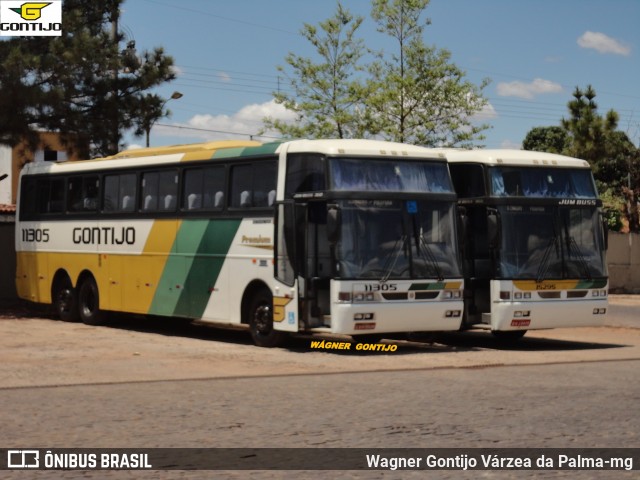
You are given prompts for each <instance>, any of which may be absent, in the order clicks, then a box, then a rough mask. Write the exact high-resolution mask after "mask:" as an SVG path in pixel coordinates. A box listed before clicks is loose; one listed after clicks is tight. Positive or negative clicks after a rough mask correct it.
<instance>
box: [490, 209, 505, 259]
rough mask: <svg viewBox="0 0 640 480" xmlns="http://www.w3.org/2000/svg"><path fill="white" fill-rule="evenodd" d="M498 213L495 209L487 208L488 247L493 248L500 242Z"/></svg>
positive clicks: (498, 245)
mask: <svg viewBox="0 0 640 480" xmlns="http://www.w3.org/2000/svg"><path fill="white" fill-rule="evenodd" d="M501 223H502V222H501V221H500V215H499V213H498V211H497V210H494V209H488V211H487V236H488V240H489V248H490V249H491V250H495V249H497V248H499V247H500V244H501V243H502V232H501V230H502V228H501Z"/></svg>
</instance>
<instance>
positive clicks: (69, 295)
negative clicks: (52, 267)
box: [51, 275, 80, 322]
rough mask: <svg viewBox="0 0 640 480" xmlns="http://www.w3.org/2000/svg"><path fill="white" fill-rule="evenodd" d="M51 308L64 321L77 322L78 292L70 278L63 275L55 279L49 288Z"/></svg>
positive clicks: (78, 316) (78, 317)
mask: <svg viewBox="0 0 640 480" xmlns="http://www.w3.org/2000/svg"><path fill="white" fill-rule="evenodd" d="M51 299H52V303H53V308H54V310H55V312H56V314H57V315H58V317H59V318H60V320H63V321H65V322H77V321H78V320H79V319H80V314H79V312H78V292H77V291H76V289H75V288H73V286H72V285H71V280H69V278H68V277H67V276H66V275H65V276H64V277H60V278H58V279H56V281H55V282H54V284H53V288H52V289H51Z"/></svg>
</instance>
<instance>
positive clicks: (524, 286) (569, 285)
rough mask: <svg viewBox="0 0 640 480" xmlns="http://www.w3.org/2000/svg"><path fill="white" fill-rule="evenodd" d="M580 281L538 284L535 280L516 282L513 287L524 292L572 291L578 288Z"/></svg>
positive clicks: (546, 281)
mask: <svg viewBox="0 0 640 480" xmlns="http://www.w3.org/2000/svg"><path fill="white" fill-rule="evenodd" d="M578 282H579V280H543V281H542V282H536V281H535V280H514V281H513V285H514V286H515V287H516V288H517V289H519V290H524V291H536V290H572V289H574V288H576V286H577V285H578Z"/></svg>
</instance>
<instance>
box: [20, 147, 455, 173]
mask: <svg viewBox="0 0 640 480" xmlns="http://www.w3.org/2000/svg"><path fill="white" fill-rule="evenodd" d="M283 148H285V149H286V150H287V152H289V153H321V154H325V155H348V156H382V157H384V156H388V157H414V158H416V157H418V158H427V159H434V160H444V159H443V158H442V156H439V155H438V153H436V152H434V151H431V150H429V149H426V148H423V147H418V146H414V145H405V144H401V143H393V142H385V141H379V140H355V139H333V140H292V141H287V142H272V143H260V142H256V141H253V140H222V141H216V142H205V143H195V144H184V145H172V146H167V147H153V148H141V149H133V150H125V151H122V152H119V153H117V154H115V155H112V156H110V157H104V158H94V159H92V160H78V161H65V162H38V163H28V164H27V165H26V166H25V168H24V169H23V171H24V173H25V174H37V173H54V172H69V171H71V170H73V171H78V172H81V171H89V170H102V169H105V170H108V169H112V168H122V167H135V166H144V165H166V164H174V163H179V162H187V161H199V160H209V159H223V158H239V157H252V156H261V155H262V156H264V155H277V154H279V153H280V152H281V150H282V149H283Z"/></svg>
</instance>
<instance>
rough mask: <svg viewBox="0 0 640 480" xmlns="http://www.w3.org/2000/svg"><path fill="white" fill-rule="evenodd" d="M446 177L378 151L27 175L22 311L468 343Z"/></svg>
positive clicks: (436, 162) (59, 168) (148, 154)
mask: <svg viewBox="0 0 640 480" xmlns="http://www.w3.org/2000/svg"><path fill="white" fill-rule="evenodd" d="M455 208H456V196H455V194H454V192H453V186H452V184H451V177H450V175H449V171H448V168H447V164H446V162H445V161H444V160H443V159H442V158H438V156H437V155H435V154H433V153H430V152H429V151H428V150H426V149H423V148H420V147H412V146H409V145H402V144H393V143H386V142H378V141H366V140H299V141H291V142H284V143H268V144H260V143H258V142H253V141H244V142H233V141H224V142H213V143H208V144H198V145H185V146H175V147H166V148H155V149H154V148H152V149H143V150H133V151H126V152H122V153H119V154H117V155H115V156H112V157H108V158H104V159H96V160H90V161H81V162H60V163H32V164H28V165H26V166H25V167H24V169H23V171H22V173H21V180H20V192H19V205H18V223H17V226H16V251H17V260H18V267H17V289H18V293H19V295H20V297H22V298H24V299H27V300H31V301H33V302H41V303H52V304H53V305H54V306H55V308H56V310H57V312H58V314H59V315H60V317H62V318H63V319H67V320H76V319H80V320H82V321H84V322H85V323H87V324H100V323H102V322H104V321H105V318H106V316H105V312H109V311H116V312H134V313H141V314H149V315H159V316H172V317H185V318H189V319H198V320H200V321H202V322H210V323H212V324H217V325H226V326H245V327H247V328H248V329H249V330H250V332H251V334H252V337H253V340H254V342H255V343H256V344H258V345H260V346H267V347H271V346H276V345H279V344H280V343H281V342H282V340H283V339H284V337H285V336H286V334H287V333H288V332H311V333H314V332H317V333H329V334H346V335H354V336H357V335H372V336H376V335H381V334H386V333H395V332H420V331H444V330H457V329H458V328H459V326H460V321H461V318H462V307H463V303H462V291H463V286H464V285H463V280H462V272H461V268H460V264H459V260H458V255H457V247H456V245H457V240H456V221H455Z"/></svg>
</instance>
